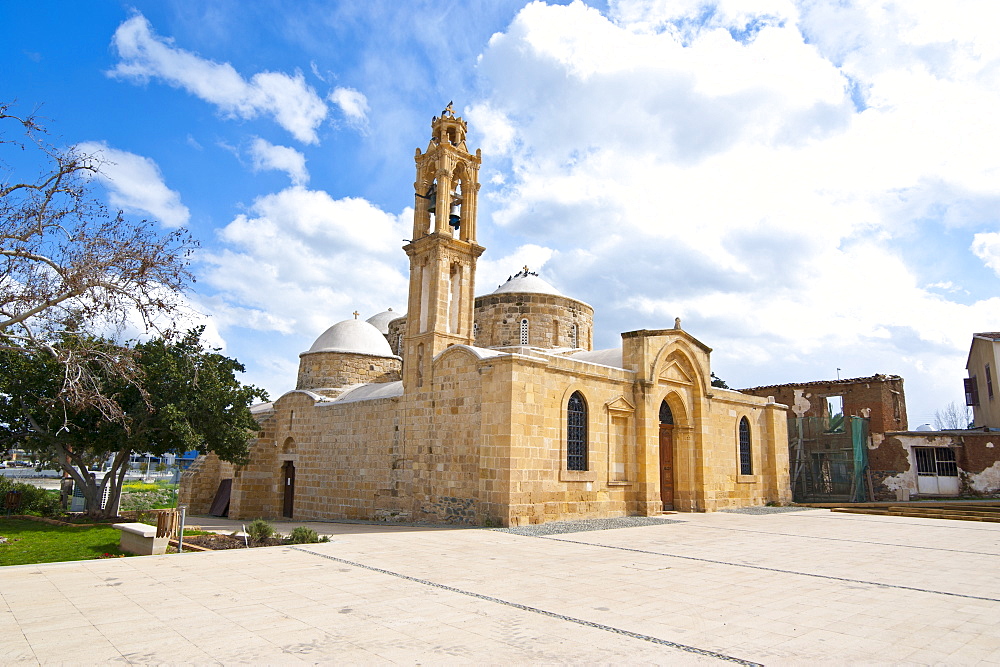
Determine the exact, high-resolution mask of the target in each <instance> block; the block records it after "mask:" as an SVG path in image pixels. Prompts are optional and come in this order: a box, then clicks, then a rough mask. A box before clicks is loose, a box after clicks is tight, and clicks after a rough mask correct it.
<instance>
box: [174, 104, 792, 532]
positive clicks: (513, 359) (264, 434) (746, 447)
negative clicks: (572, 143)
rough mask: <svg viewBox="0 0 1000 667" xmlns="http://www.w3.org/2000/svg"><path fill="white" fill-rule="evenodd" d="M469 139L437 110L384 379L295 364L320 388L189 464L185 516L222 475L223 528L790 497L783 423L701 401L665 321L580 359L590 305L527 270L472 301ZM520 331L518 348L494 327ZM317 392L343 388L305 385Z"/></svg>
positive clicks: (705, 390)
mask: <svg viewBox="0 0 1000 667" xmlns="http://www.w3.org/2000/svg"><path fill="white" fill-rule="evenodd" d="M465 133H466V125H465V122H464V121H463V120H462V119H461V118H460V117H457V116H455V115H454V113H453V112H452V111H451V109H450V106H449V108H448V109H446V110H445V112H444V113H443V114H442V116H441V117H438V118H435V119H434V121H433V124H432V140H431V144H430V146H429V147H428V150H427V151H426V152H425V153H421V152H420V151H419V150H418V151H417V157H416V164H417V181H416V183H415V188H416V193H417V206H416V212H415V214H414V237H413V240H412V241H410V243H408V244H407V246H406V248H405V250H406V252H407V254H408V255H409V257H410V292H409V309H408V312H407V315H406V317H405V319H396V320H393V321H392V322H391V323H389V325H388V331H389V333H388V334H387V335H386V337H387V338H388V342H389V344H390V345H391V348H392V349H391V350H390V351H388V353H387V354H385V355H382V358H383V362H382V365H381V366H378V367H377V368H376V367H375V364H372V357H371V355H365V354H359V353H356V352H344V353H343V357H341V358H340V359H339V360H336V361H329V362H328V364H327V365H328V366H330V364H332V366H331V368H332V367H333V366H335V367H336V372H329V371H328V370H326V371H317V370H316V368H315V366H316V364H315V363H314V360H312V359H310V357H311V356H315V355H308V354H306V355H303V357H302V364H303V366H305V365H306V364H307V363H309V364H313V366H312V367H311V369H306V370H304V371H302V373H305V377H315V378H320V377H321V378H323V379H322V380H316V381H312V380H310V381H308V382H303V380H302V378H303V377H304V376H303V375H302V373H300V381H299V386H298V388H297V389H295V390H293V391H290V392H288V393H286V394H285V395H283V396H281V397H280V398H279V399H278V400H277V401H275V402H274V403H273V404H268V405H265V406H260V407H258V408H257V409H256V411H257V415H258V419H259V421H260V424H261V431H260V433H259V434H258V437H257V438H256V439H255V441H254V442H253V444H252V448H251V456H250V463H249V464H247V465H244V466H236V467H235V469H227V468H226V467H225V464H221V462H218V460H217V459H214V457H205V458H203V459H200V460H199V461H198V462H197V463H196V465H195V466H194V467H193V468H192V471H191V472H189V473H186V474H185V476H184V477H183V479H182V488H181V502H183V503H186V504H188V505H189V507H190V508H191V511H192V512H194V513H200V512H206V511H207V509H208V506H209V505H210V504H211V502H212V498H213V497H214V493H215V489H216V488H217V487H218V484H219V482H220V481H221V480H222V479H224V478H225V476H226V475H227V474H231V478H232V479H233V482H232V496H231V502H230V516H231V517H238V518H254V517H266V518H277V517H281V516H291V517H293V518H295V519H303V520H306V519H337V518H347V519H381V520H389V521H392V520H397V521H430V522H436V523H465V524H476V525H503V526H508V525H523V524H530V523H542V522H546V521H553V520H565V519H577V518H599V517H612V516H627V515H653V514H658V513H660V512H662V511H664V508H665V507H666V508H672V509H674V510H678V511H713V510H718V509H724V508H733V507H744V506H752V505H762V504H765V503H769V502H770V503H787V502H789V501H790V499H791V494H790V489H789V482H788V438H787V431H786V426H785V424H786V412H787V409H786V408H785V406H783V405H779V404H776V403H775V402H774V401H773V400H769V399H767V398H759V397H755V396H748V395H744V394H740V393H738V392H735V391H730V390H725V389H718V388H714V387H712V386H711V383H710V378H711V368H710V353H711V350H710V349H709V348H708V347H707V346H705V345H704V344H703V343H701V342H699V341H698V340H697V339H695V338H694V337H693V336H691V335H690V334H689V333H687V332H686V331H684V330H683V329H682V328H681V326H680V322H679V321H677V322H675V325H674V327H673V328H670V329H657V330H641V331H632V332H627V333H623V334H622V346H621V348H620V349H612V350H598V351H593V350H591V347H592V345H591V341H592V321H593V310H592V309H591V308H590V307H589V306H587V305H586V304H585V303H583V302H580V301H576V300H575V299H569V298H568V297H563V296H562V295H559V294H558V293H554V290H552V292H553V293H554V294H545V293H543V292H544V291H545V289H546V288H545V285H546V284H545V283H544V282H541V281H540V279H537V280H536V279H535V278H534V277H533V276H534V274H531V275H530V276H529V275H528V272H527V270H525V272H524V274H523V276H522V274H518V276H521V278H519V279H520V280H522V282H520V283H518V282H513V283H511V284H510V285H508V286H507V287H508V289H509V290H510V291H507V292H502V291H501V293H500V294H498V293H494V294H493V295H487V297H479V298H476V299H474V298H473V289H474V286H475V282H474V280H475V266H476V260H477V259H478V257H479V255H480V254H481V253H482V252H483V248H482V247H481V246H479V245H478V244H477V243H476V234H475V231H476V226H475V225H476V220H475V197H476V193H478V189H479V185H478V181H477V174H478V167H479V164H480V155H479V151H477V152H476V154H475V155H472V154H470V153H469V152H468V150H467V148H466V145H465ZM431 201H433V205H432V204H431V203H430V202H431ZM439 211H442V212H443V211H447V213H448V215H447V216H446V215H444V214H441V215H438V213H437V212H439ZM520 285H525V286H528V287H530V289H531V290H532V291H528V292H518V291H517V289H518V288H519V286H520ZM539 285H540V287H539ZM494 296H495V297H497V298H493V297H494ZM518 304H520V305H518ZM505 319H506V320H508V321H507V322H506V323H504V322H503V320H505ZM520 319H528V320H529V322H530V324H529V326H530V327H531V328H530V329H529V330H528V336H529V340H528V344H527V345H521V344H520V343H521V340H520V338H519V335H520V330H519V329H516V328H514V329H512V328H507V329H505V328H504V327H505V326H507V325H510V324H511V323H512V322H513V321H515V320H517V321H518V324H519V322H520ZM569 322H574V323H576V324H577V327H576V336H577V337H576V339H575V340H571V339H569V338H567V336H568V332H569V329H568V328H567V327H566V326H565V325H566V323H569ZM560 327H562V328H561V329H560ZM532 329H534V330H535V332H536V335H535V337H532V334H531V331H532ZM546 332H549V333H546ZM487 342H488V344H485V343H487ZM571 342H575V343H576V344H575V345H573V344H570V343H571ZM400 348H401V351H402V354H401V356H402V370H401V375H400V377H401V381H394V380H395V377H394V376H392V375H391V373H392V372H395V371H396V370H397V369H396V367H395V366H393V365H392V363H391V360H392V359H394V357H392V356H390V355H392V354H398V353H399V352H400ZM323 354H339V353H331V352H324V353H323ZM351 354H354V355H355V356H354V357H350V358H349V355H351ZM376 356H378V355H376ZM338 364H339V365H338ZM350 369H355V370H353V371H352V370H350ZM364 369H368V370H364ZM365 373H368V374H375V377H364V375H365ZM329 378H341V380H339V381H344V382H348V384H345V385H342V386H339V387H336V386H326V387H321V386H320V385H323V384H324V383H327V382H328V381H329ZM317 383H318V384H317ZM571 400H572V401H575V403H573V405H574V406H576V407H574V408H573V410H575V412H573V414H570V412H571V410H570V407H569V406H570V403H571ZM581 405H582V406H583V407H582V408H580V407H579V406H581ZM664 415H667V416H666V417H665V416H664ZM574 420H575V421H574ZM661 420H667V421H661ZM741 424H742V425H743V426H742V427H741ZM664 443H665V444H664ZM570 450H572V451H570ZM581 452H582V455H581ZM581 456H582V458H581ZM581 467H582V469H579V468H581ZM671 489H672V491H671Z"/></svg>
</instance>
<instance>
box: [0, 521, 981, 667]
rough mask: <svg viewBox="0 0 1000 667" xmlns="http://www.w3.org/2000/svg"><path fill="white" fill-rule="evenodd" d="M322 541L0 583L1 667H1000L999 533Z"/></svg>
mask: <svg viewBox="0 0 1000 667" xmlns="http://www.w3.org/2000/svg"><path fill="white" fill-rule="evenodd" d="M189 523H195V524H201V525H205V526H208V525H212V526H214V527H216V528H218V529H220V530H221V529H224V528H227V527H230V526H234V525H237V526H238V523H239V522H226V521H224V520H215V519H212V520H208V519H192V520H191V521H190V522H189ZM295 525H301V523H291V524H287V525H281V526H280V528H281V529H282V530H285V531H288V530H290V528H291V527H294V526H295ZM308 525H310V526H312V527H314V528H316V529H317V530H318V531H319V532H320V533H323V534H329V535H331V536H332V541H331V542H330V543H327V544H314V545H307V546H299V547H271V548H264V549H253V550H235V551H220V552H213V553H196V554H182V555H167V556H155V557H154V556H150V557H142V558H124V559H110V560H97V561H81V562H72V563H54V564H47V565H31V566H15V567H5V568H2V569H0V638H2V639H0V641H2V643H3V645H2V658H0V662H3V663H5V664H7V663H18V662H25V663H45V664H48V663H60V662H70V663H97V662H112V661H121V662H132V663H162V662H171V663H173V662H193V663H208V662H220V663H240V662H254V663H271V664H273V663H294V662H299V661H306V662H314V663H315V662H319V663H325V662H339V663H402V664H416V663H424V664H427V663H433V664H438V663H465V664H469V663H488V664H506V663H521V664H524V663H626V662H628V663H670V664H688V663H692V664H693V663H699V664H709V663H720V662H737V663H743V664H748V663H762V664H767V665H779V664H811V663H817V662H818V663H828V664H851V663H853V664H859V663H879V664H948V665H959V664H989V663H1000V567H998V566H1000V524H988V523H975V522H965V521H942V520H934V519H915V518H903V517H878V516H862V515H849V514H834V513H831V512H828V511H826V510H818V509H813V510H803V511H795V512H781V513H771V514H765V515H750V514H739V513H728V512H720V513H714V514H676V515H670V516H669V517H667V518H666V520H664V521H663V522H662V523H659V524H657V525H649V526H641V527H630V528H621V529H614V530H599V531H587V532H571V533H562V534H553V535H548V536H524V535H519V534H512V533H506V532H500V531H494V530H487V529H445V528H413V527H399V526H386V525H362V524H340V523H311V524H308Z"/></svg>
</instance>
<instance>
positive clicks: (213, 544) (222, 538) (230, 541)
mask: <svg viewBox="0 0 1000 667" xmlns="http://www.w3.org/2000/svg"><path fill="white" fill-rule="evenodd" d="M249 542H250V547H251V548H253V547H277V546H281V545H283V544H291V543H292V542H291V540H287V539H284V538H278V537H270V538H268V539H266V540H262V541H260V542H258V541H256V540H249ZM188 544H193V545H195V546H198V547H204V548H205V549H212V550H213V551H219V550H221V549H246V548H247V542H246V541H244V539H243V538H242V537H233V536H232V535H193V536H191V537H188V536H187V535H185V536H184V545H185V546H187V545H188Z"/></svg>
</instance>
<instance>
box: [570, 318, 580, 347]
mask: <svg viewBox="0 0 1000 667" xmlns="http://www.w3.org/2000/svg"><path fill="white" fill-rule="evenodd" d="M569 344H570V347H580V336H579V329H578V328H577V326H576V324H575V323H574V324H571V325H570V327H569Z"/></svg>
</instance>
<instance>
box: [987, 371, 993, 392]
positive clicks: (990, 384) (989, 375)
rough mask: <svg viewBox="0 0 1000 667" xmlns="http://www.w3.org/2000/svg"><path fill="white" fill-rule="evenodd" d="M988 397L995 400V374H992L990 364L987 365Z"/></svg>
mask: <svg viewBox="0 0 1000 667" xmlns="http://www.w3.org/2000/svg"><path fill="white" fill-rule="evenodd" d="M986 395H987V396H989V397H990V398H991V399H992V398H993V374H992V373H990V365H989V364H986Z"/></svg>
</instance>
